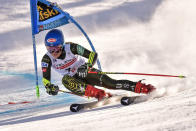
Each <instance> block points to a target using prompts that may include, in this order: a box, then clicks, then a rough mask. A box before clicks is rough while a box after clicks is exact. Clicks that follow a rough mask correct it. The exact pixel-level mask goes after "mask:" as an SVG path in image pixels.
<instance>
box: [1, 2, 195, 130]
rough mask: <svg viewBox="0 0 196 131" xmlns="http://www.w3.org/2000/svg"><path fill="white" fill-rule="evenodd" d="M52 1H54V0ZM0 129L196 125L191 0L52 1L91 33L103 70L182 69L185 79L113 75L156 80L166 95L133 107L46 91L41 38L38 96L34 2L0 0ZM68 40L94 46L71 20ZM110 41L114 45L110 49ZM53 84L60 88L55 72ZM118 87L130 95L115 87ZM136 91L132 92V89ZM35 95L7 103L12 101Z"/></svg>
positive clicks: (65, 29) (163, 71) (169, 71)
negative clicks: (94, 104) (77, 107)
mask: <svg viewBox="0 0 196 131" xmlns="http://www.w3.org/2000/svg"><path fill="white" fill-rule="evenodd" d="M52 1H53V2H54V0H52ZM1 2H2V3H3V4H1V5H0V16H1V17H0V23H1V24H0V29H1V30H0V40H1V44H0V51H1V56H0V83H1V85H0V94H1V95H0V130H1V131H11V130H15V131H27V130H28V131H34V130H37V131H43V130H48V131H77V130H80V131H84V130H85V131H86V130H89V131H91V130H92V131H96V130H97V131H98V130H99V131H100V130H101V131H118V130H122V131H130V130H131V131H195V130H196V124H195V123H196V89H195V85H196V79H195V76H196V75H195V74H196V72H195V63H194V61H195V57H196V53H195V42H196V37H195V34H196V31H195V27H196V26H195V23H196V9H195V7H194V6H195V4H196V2H195V1H194V0H189V1H187V0H181V1H179V0H115V1H114V0H101V1H99V0H94V1H92V0H66V1H62V0H55V2H57V3H59V5H60V6H61V7H62V8H63V10H65V11H67V12H69V13H70V14H71V15H73V16H74V17H75V18H76V20H77V21H78V22H79V23H80V24H81V25H82V27H83V28H84V29H85V31H86V32H87V33H88V35H89V36H90V38H91V40H92V42H93V44H94V45H95V48H96V50H97V52H98V53H99V59H100V61H101V64H102V67H103V70H104V71H120V72H141V73H161V74H171V75H185V76H187V78H185V79H179V78H163V77H149V76H148V77H147V76H131V75H130V76H127V75H110V76H111V77H113V78H117V79H130V80H133V81H138V80H140V79H146V80H145V81H144V82H146V83H151V84H153V85H155V86H156V87H157V91H158V93H161V94H162V93H164V92H166V94H167V95H165V96H164V97H161V98H157V99H153V100H148V101H146V102H141V103H137V104H134V105H130V106H121V105H120V103H118V102H115V103H111V104H109V105H107V106H103V107H99V108H95V109H92V110H85V111H81V112H79V113H72V112H70V111H69V105H70V104H71V103H75V102H86V101H91V100H92V99H85V98H80V97H77V96H73V95H69V94H65V93H59V94H58V95H57V96H49V95H48V94H46V92H45V89H44V87H43V85H41V69H40V65H41V63H40V60H41V58H42V56H43V55H44V53H45V51H46V49H45V47H44V45H43V38H44V35H45V33H46V32H41V33H40V34H39V35H38V36H37V37H36V40H37V57H38V74H39V83H40V94H41V97H40V99H39V100H38V99H37V98H36V96H35V81H34V64H33V51H32V38H31V25H30V24H31V23H30V11H29V1H25V0H14V1H12V0H1ZM61 28H62V29H63V32H64V34H65V40H66V41H73V42H76V43H79V44H82V45H83V46H85V47H87V48H89V49H90V46H89V45H88V43H87V41H86V40H85V38H84V37H83V36H82V35H81V33H80V32H79V31H78V30H77V29H76V27H74V26H73V25H66V26H64V27H61ZM111 47H112V48H111ZM52 73H53V82H54V83H56V84H58V85H59V86H60V88H61V89H62V90H66V89H65V88H64V87H63V85H62V84H61V78H60V76H59V75H58V74H56V73H55V72H52ZM112 92H113V93H116V94H117V93H127V92H125V91H112ZM131 95H135V94H133V93H132V94H131ZM21 101H32V102H33V103H29V104H16V105H8V104H7V103H8V102H21Z"/></svg>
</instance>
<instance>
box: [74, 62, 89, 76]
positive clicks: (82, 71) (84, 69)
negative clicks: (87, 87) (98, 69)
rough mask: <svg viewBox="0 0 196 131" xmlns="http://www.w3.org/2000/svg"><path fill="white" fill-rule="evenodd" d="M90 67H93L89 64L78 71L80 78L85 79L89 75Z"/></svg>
mask: <svg viewBox="0 0 196 131" xmlns="http://www.w3.org/2000/svg"><path fill="white" fill-rule="evenodd" d="M89 67H92V66H91V65H89V64H84V65H81V66H80V67H79V68H78V70H77V74H78V76H79V77H81V78H85V77H86V76H87V74H88V70H89Z"/></svg>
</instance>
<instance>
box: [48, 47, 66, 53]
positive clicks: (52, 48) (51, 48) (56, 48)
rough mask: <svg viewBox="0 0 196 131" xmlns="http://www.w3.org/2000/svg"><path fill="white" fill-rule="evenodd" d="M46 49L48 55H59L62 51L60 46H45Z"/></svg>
mask: <svg viewBox="0 0 196 131" xmlns="http://www.w3.org/2000/svg"><path fill="white" fill-rule="evenodd" d="M46 48H47V50H48V52H49V53H50V54H53V53H59V52H61V51H62V46H54V47H50V46H47V47H46Z"/></svg>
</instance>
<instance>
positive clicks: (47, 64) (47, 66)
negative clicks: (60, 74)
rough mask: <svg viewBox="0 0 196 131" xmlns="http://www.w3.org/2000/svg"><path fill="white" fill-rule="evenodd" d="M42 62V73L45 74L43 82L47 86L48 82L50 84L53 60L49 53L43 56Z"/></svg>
mask: <svg viewBox="0 0 196 131" xmlns="http://www.w3.org/2000/svg"><path fill="white" fill-rule="evenodd" d="M41 64H42V65H41V66H42V74H43V78H42V82H43V84H44V86H46V85H47V84H49V85H50V84H51V83H50V79H51V66H52V62H51V59H50V57H49V56H48V55H47V54H45V55H44V56H43V58H42V61H41Z"/></svg>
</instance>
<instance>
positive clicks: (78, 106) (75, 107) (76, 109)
mask: <svg viewBox="0 0 196 131" xmlns="http://www.w3.org/2000/svg"><path fill="white" fill-rule="evenodd" d="M81 109H82V106H81V104H72V105H71V106H70V111H71V112H79V111H80V110H81Z"/></svg>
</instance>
